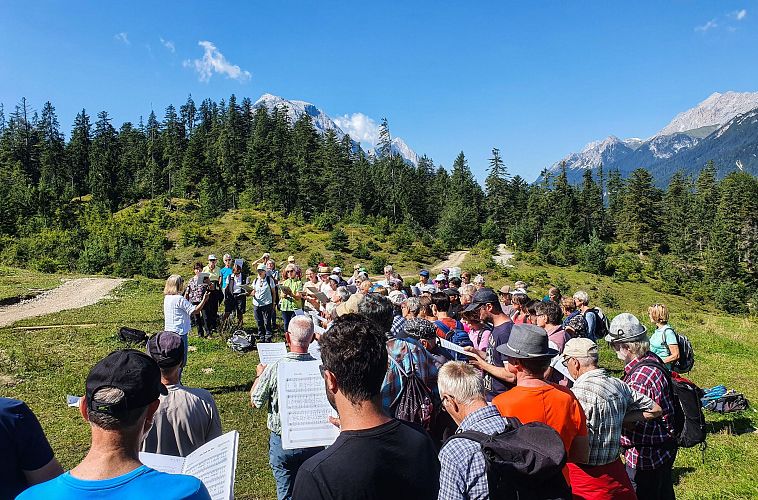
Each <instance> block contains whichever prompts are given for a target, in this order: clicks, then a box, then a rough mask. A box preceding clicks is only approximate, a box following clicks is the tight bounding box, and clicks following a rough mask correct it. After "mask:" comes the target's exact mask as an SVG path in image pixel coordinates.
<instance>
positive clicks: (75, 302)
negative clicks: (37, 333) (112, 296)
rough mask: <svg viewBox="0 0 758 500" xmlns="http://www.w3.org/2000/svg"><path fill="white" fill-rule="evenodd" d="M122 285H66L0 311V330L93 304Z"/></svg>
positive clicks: (98, 281)
mask: <svg viewBox="0 0 758 500" xmlns="http://www.w3.org/2000/svg"><path fill="white" fill-rule="evenodd" d="M125 281H126V280H124V279H114V278H80V279H75V280H71V281H67V282H65V283H63V284H62V285H61V286H59V287H58V288H54V289H52V290H50V291H47V292H45V293H43V294H40V295H38V296H37V297H35V298H33V299H31V300H27V301H23V302H20V303H18V304H14V305H10V306H3V307H0V327H3V326H8V325H12V324H13V323H15V322H16V321H20V320H22V319H27V318H33V317H35V316H42V315H44V314H52V313H56V312H58V311H64V310H67V309H78V308H80V307H85V306H89V305H92V304H95V303H96V302H98V301H99V300H100V299H102V298H104V297H105V296H107V295H108V294H109V293H110V292H112V291H113V290H114V289H115V288H116V287H118V286H120V285H121V284H122V283H124V282H125Z"/></svg>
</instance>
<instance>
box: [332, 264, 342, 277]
mask: <svg viewBox="0 0 758 500" xmlns="http://www.w3.org/2000/svg"><path fill="white" fill-rule="evenodd" d="M332 274H336V275H337V276H342V268H341V267H340V266H334V267H333V268H332Z"/></svg>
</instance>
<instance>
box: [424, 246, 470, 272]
mask: <svg viewBox="0 0 758 500" xmlns="http://www.w3.org/2000/svg"><path fill="white" fill-rule="evenodd" d="M467 255H468V250H459V251H457V252H453V253H451V254H450V255H448V256H447V260H444V261H442V262H440V263H439V264H437V265H436V266H434V267H433V268H432V271H441V270H443V269H444V268H446V267H460V265H461V264H463V259H465V258H466V256H467Z"/></svg>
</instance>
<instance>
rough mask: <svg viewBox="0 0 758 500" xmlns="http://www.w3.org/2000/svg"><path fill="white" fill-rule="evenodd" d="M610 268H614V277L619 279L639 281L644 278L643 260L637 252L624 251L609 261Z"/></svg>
mask: <svg viewBox="0 0 758 500" xmlns="http://www.w3.org/2000/svg"><path fill="white" fill-rule="evenodd" d="M607 264H608V268H610V269H612V270H613V278H614V279H617V280H619V281H639V280H640V279H642V275H641V272H642V262H641V261H640V258H639V257H638V256H637V254H633V253H622V254H621V255H617V256H614V257H611V258H609V259H608V261H607Z"/></svg>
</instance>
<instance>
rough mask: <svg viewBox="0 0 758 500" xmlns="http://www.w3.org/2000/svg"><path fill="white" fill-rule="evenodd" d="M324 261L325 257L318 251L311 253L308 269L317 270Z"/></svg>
mask: <svg viewBox="0 0 758 500" xmlns="http://www.w3.org/2000/svg"><path fill="white" fill-rule="evenodd" d="M323 261H324V257H323V256H322V255H321V254H320V253H319V252H316V251H313V252H311V254H310V255H309V256H308V267H312V268H314V269H315V268H316V267H318V265H319V263H320V262H323Z"/></svg>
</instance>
